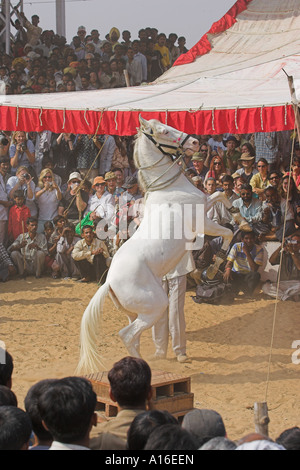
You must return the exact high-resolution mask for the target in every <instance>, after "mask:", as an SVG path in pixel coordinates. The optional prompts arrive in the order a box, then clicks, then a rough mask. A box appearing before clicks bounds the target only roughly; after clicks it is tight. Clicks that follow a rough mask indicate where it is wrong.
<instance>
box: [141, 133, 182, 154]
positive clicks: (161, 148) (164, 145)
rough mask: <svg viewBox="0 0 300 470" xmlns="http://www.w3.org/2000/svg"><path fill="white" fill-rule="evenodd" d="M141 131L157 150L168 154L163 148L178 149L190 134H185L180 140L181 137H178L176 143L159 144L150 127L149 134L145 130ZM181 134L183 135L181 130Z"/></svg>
mask: <svg viewBox="0 0 300 470" xmlns="http://www.w3.org/2000/svg"><path fill="white" fill-rule="evenodd" d="M142 132H143V134H144V135H145V136H146V137H148V139H149V140H150V141H151V142H152V143H153V144H154V145H155V147H156V148H158V150H160V152H161V153H163V154H164V155H170V154H169V152H165V151H164V148H168V149H173V150H178V148H183V146H184V144H185V142H186V141H187V140H188V139H189V137H190V135H189V134H187V135H186V137H185V138H184V139H183V140H182V142H181V141H180V140H181V138H180V139H178V143H177V145H168V144H160V143H159V142H157V141H156V140H155V139H154V137H153V130H152V129H151V131H150V133H149V134H148V133H147V132H144V131H142ZM182 135H183V132H182V133H181V137H182Z"/></svg>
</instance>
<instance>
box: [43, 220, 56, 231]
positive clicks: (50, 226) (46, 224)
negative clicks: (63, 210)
mask: <svg viewBox="0 0 300 470" xmlns="http://www.w3.org/2000/svg"><path fill="white" fill-rule="evenodd" d="M46 228H52V229H54V227H53V223H52V222H51V220H47V222H45V223H44V229H46Z"/></svg>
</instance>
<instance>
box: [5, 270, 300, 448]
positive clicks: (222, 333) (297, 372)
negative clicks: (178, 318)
mask: <svg viewBox="0 0 300 470" xmlns="http://www.w3.org/2000/svg"><path fill="white" fill-rule="evenodd" d="M96 289H97V286H96V285H95V284H89V285H85V284H80V283H78V282H77V283H76V282H74V281H67V280H52V279H49V278H42V279H35V278H33V277H28V278H27V279H25V280H16V281H10V282H8V283H5V284H3V283H2V284H0V340H1V341H4V343H5V345H6V347H7V349H8V350H9V351H10V353H11V354H12V355H13V358H14V363H15V370H14V376H13V390H14V391H15V393H16V395H17V397H18V401H19V406H20V407H21V408H22V407H23V400H24V397H25V394H26V392H27V390H28V388H29V387H30V386H31V385H32V384H33V383H35V382H37V381H38V380H40V379H43V378H47V377H63V376H66V375H72V374H74V371H75V368H76V365H77V361H78V354H79V328H80V321H81V316H82V314H83V312H84V309H85V307H86V305H87V304H88V302H89V300H90V298H91V297H92V295H93V294H94V293H95V291H96ZM193 294H194V292H193V291H190V292H188V293H187V295H186V309H185V311H186V322H187V340H188V354H189V356H190V357H191V359H192V360H191V363H188V364H179V363H178V362H177V361H176V360H175V359H174V354H173V353H172V351H171V350H169V354H168V359H166V360H161V361H157V362H151V361H150V360H149V359H148V358H149V356H150V355H151V354H153V352H154V347H153V343H152V340H151V333H150V331H147V332H146V333H145V334H144V335H143V336H142V341H141V351H142V354H143V357H144V359H146V360H149V363H150V365H151V367H152V368H153V369H161V370H164V371H169V372H174V373H177V374H180V375H184V376H190V377H191V381H192V392H193V393H194V405H195V406H196V407H198V408H213V409H215V410H217V411H218V412H219V413H221V415H222V416H223V419H224V421H225V424H226V428H227V432H228V436H229V437H230V438H232V439H238V438H240V437H242V436H243V435H245V434H248V433H249V432H253V431H254V415H253V405H254V403H255V402H263V401H267V404H268V408H269V418H270V424H269V435H270V437H272V438H275V437H277V435H278V434H279V433H280V432H282V431H283V430H284V429H287V428H288V427H292V426H296V425H299V424H300V423H299V399H298V397H299V384H300V382H299V377H300V364H299V365H297V364H293V363H292V353H293V352H294V351H295V349H292V343H293V341H296V340H300V322H299V317H298V315H299V304H296V303H294V302H289V301H288V302H280V303H279V304H278V306H277V309H275V300H273V299H270V298H266V297H265V296H263V295H260V296H259V297H258V298H257V300H254V301H250V300H245V299H244V297H243V296H242V295H241V296H239V298H238V299H237V300H236V301H235V303H234V304H233V305H230V306H217V307H216V306H211V305H199V304H196V303H195V302H194V301H193V300H192V299H191V295H193ZM274 318H275V328H274V341H273V347H272V354H271V355H270V352H271V348H270V345H271V338H272V331H273V320H274ZM126 323H127V319H126V317H125V316H123V315H122V314H120V313H119V312H118V311H117V310H116V309H115V308H114V306H113V305H112V303H111V301H110V300H109V299H107V301H106V303H105V308H104V317H103V335H102V338H101V346H100V347H101V352H102V354H103V357H104V358H105V361H106V364H107V370H108V369H109V368H110V366H111V365H112V364H113V363H114V362H115V361H116V360H118V359H121V358H122V357H123V356H125V355H127V351H126V350H125V348H124V346H123V344H122V343H121V341H120V339H119V337H118V331H119V330H120V329H121V328H122V327H123V326H125V325H126ZM270 358H271V361H270V368H269V359H270Z"/></svg>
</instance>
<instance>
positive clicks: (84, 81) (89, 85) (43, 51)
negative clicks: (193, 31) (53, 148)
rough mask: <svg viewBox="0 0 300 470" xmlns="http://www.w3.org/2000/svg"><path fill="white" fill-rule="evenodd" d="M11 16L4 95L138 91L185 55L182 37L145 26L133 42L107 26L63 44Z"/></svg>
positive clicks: (0, 72)
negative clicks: (103, 30) (128, 88)
mask: <svg viewBox="0 0 300 470" xmlns="http://www.w3.org/2000/svg"><path fill="white" fill-rule="evenodd" d="M15 11H16V15H17V19H16V20H15V21H11V23H12V28H11V29H12V31H13V32H15V36H14V37H13V38H12V41H11V51H10V53H9V54H6V53H4V50H3V47H2V54H1V61H0V80H2V81H4V82H5V88H6V94H8V95H13V94H20V93H55V92H70V91H85V90H97V89H105V88H119V87H125V86H138V85H140V84H142V83H147V82H152V81H154V80H155V79H156V78H158V77H159V76H160V75H162V73H163V72H165V71H166V70H167V69H168V68H170V67H171V66H172V64H173V63H174V62H175V61H176V59H177V58H178V57H179V55H180V54H182V53H184V52H187V49H186V47H185V42H186V40H185V38H184V37H183V36H180V37H178V35H177V34H176V33H170V34H168V35H166V34H165V33H163V32H159V31H158V30H157V29H156V28H150V27H147V28H143V29H140V30H139V32H138V37H137V38H132V37H131V32H130V31H128V30H124V31H122V32H120V31H119V30H118V29H117V28H115V27H113V28H111V29H110V31H109V32H108V33H107V34H105V37H103V39H100V33H99V30H98V29H92V30H91V31H90V32H88V31H87V30H86V28H85V27H84V26H83V25H82V26H79V27H78V29H77V32H76V33H75V34H74V36H73V37H72V39H71V41H69V43H67V40H66V38H65V37H63V36H59V35H58V34H55V32H54V31H53V30H43V29H42V28H41V27H40V26H39V17H38V16H37V15H33V16H32V18H31V21H29V20H28V19H27V18H26V17H25V15H24V13H19V12H18V11H17V10H15ZM124 72H125V73H124Z"/></svg>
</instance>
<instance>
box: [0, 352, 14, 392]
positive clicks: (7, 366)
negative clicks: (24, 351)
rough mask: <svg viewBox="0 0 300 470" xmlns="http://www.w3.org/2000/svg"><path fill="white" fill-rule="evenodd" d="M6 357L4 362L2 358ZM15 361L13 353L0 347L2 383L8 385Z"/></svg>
mask: <svg viewBox="0 0 300 470" xmlns="http://www.w3.org/2000/svg"><path fill="white" fill-rule="evenodd" d="M3 357H4V362H1V359H2V358H3ZM13 370H14V363H13V358H12V356H11V354H9V352H8V351H5V350H4V349H3V348H1V347H0V385H5V386H6V387H8V383H9V381H10V380H11V378H12V374H13Z"/></svg>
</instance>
